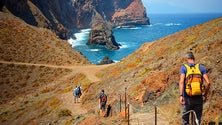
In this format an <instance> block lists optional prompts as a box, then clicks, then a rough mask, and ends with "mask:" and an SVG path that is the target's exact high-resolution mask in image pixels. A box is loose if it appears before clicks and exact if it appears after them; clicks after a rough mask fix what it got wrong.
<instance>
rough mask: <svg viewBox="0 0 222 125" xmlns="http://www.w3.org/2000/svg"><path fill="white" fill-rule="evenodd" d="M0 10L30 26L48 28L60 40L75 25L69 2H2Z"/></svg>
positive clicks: (46, 0)
mask: <svg viewBox="0 0 222 125" xmlns="http://www.w3.org/2000/svg"><path fill="white" fill-rule="evenodd" d="M0 9H1V10H2V11H3V12H8V11H9V12H10V13H12V14H13V15H15V16H17V17H20V18H21V19H23V20H24V21H25V22H26V23H28V24H30V25H34V26H38V27H44V28H48V29H50V30H52V31H53V32H55V33H56V34H57V35H58V36H59V37H60V38H62V39H66V38H67V37H69V36H70V35H71V34H72V30H73V29H74V28H75V27H74V25H71V24H75V18H73V14H74V13H73V12H74V8H73V7H72V6H71V5H70V4H69V0H64V1H59V0H55V1H50V0H44V1H37V0H20V1H17V0H2V1H1V8H0Z"/></svg>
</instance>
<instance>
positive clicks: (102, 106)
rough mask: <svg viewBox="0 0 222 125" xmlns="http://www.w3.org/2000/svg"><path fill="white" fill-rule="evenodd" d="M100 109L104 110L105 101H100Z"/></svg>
mask: <svg viewBox="0 0 222 125" xmlns="http://www.w3.org/2000/svg"><path fill="white" fill-rule="evenodd" d="M100 109H101V110H106V102H100Z"/></svg>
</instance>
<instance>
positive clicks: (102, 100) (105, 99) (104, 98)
mask: <svg viewBox="0 0 222 125" xmlns="http://www.w3.org/2000/svg"><path fill="white" fill-rule="evenodd" d="M100 101H101V102H106V101H107V96H106V94H102V95H101V97H100Z"/></svg>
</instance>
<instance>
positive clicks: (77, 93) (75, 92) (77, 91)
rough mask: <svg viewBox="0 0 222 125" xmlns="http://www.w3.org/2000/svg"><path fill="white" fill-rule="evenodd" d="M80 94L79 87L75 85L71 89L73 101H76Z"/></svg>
mask: <svg viewBox="0 0 222 125" xmlns="http://www.w3.org/2000/svg"><path fill="white" fill-rule="evenodd" d="M81 95H82V92H81V87H80V86H76V88H75V89H73V96H74V103H78V98H80V96H81Z"/></svg>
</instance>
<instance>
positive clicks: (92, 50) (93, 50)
mask: <svg viewBox="0 0 222 125" xmlns="http://www.w3.org/2000/svg"><path fill="white" fill-rule="evenodd" d="M89 51H91V52H98V51H100V49H90V50H89Z"/></svg>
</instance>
